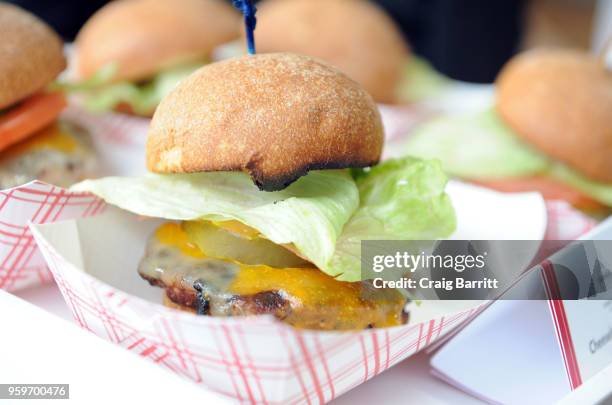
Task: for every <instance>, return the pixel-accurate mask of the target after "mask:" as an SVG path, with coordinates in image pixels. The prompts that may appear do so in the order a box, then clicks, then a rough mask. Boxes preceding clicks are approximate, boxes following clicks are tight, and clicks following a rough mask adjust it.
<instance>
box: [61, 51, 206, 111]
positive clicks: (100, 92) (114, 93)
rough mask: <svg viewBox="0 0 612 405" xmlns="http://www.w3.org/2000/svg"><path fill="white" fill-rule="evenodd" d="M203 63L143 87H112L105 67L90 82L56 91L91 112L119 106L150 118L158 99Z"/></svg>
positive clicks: (167, 73)
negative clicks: (70, 96)
mask: <svg viewBox="0 0 612 405" xmlns="http://www.w3.org/2000/svg"><path fill="white" fill-rule="evenodd" d="M202 65H203V63H193V64H186V65H180V66H178V67H174V68H172V69H167V70H164V71H163V72H161V73H158V74H157V75H156V76H154V77H153V78H152V79H151V80H150V81H148V82H146V83H145V84H135V83H132V82H128V81H122V82H118V83H112V82H111V80H112V77H113V75H114V73H115V72H116V66H115V65H112V64H110V65H107V66H105V67H104V68H102V69H100V71H99V72H97V73H96V74H95V75H94V76H93V77H92V78H90V79H88V80H85V81H83V82H80V83H72V84H67V83H64V84H60V85H59V87H60V88H63V89H64V90H66V91H68V92H71V93H79V94H82V95H83V103H84V106H85V108H87V109H88V110H90V111H93V112H104V111H110V110H113V109H114V108H115V107H116V106H117V105H119V104H121V103H127V104H128V105H130V107H131V108H132V109H133V110H134V112H135V113H137V114H141V115H147V114H151V113H152V112H153V111H154V110H155V108H156V107H157V105H158V104H159V102H160V101H161V99H162V98H163V97H164V96H165V95H166V94H168V93H169V92H170V91H171V90H172V89H173V88H174V87H175V86H176V85H177V84H178V83H179V82H180V81H181V80H183V79H184V78H185V77H187V76H189V75H190V74H191V73H193V72H194V71H195V70H197V69H198V68H200V67H201V66H202Z"/></svg>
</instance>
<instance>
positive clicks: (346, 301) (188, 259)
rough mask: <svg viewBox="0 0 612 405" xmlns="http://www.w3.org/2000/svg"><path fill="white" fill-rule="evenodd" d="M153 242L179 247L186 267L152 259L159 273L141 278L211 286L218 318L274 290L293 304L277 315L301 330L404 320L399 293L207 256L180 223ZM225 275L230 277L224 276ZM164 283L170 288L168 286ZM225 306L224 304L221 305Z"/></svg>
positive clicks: (164, 228)
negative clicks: (240, 301) (239, 300)
mask: <svg viewBox="0 0 612 405" xmlns="http://www.w3.org/2000/svg"><path fill="white" fill-rule="evenodd" d="M224 225H228V224H227V223H224ZM224 229H228V231H230V232H239V233H240V234H244V232H243V231H242V230H241V229H240V227H237V226H236V224H233V223H232V224H230V225H229V227H224ZM249 229H250V228H249ZM249 235H251V233H246V236H245V237H246V238H248V237H249ZM152 239H153V242H151V241H150V245H151V244H152V243H153V244H161V245H162V246H165V247H166V248H168V247H169V248H172V249H176V250H177V251H178V252H180V254H181V255H183V257H184V259H181V261H182V263H181V264H176V265H174V266H172V267H173V268H168V267H169V265H168V264H167V261H166V262H165V263H166V264H164V265H160V264H159V263H157V262H155V261H153V264H151V263H149V264H148V267H150V268H154V269H155V271H147V270H146V269H144V270H142V269H141V270H140V271H141V274H147V275H148V276H151V275H155V274H156V272H157V273H159V272H161V274H158V275H157V276H158V277H160V278H164V276H165V279H166V280H176V279H180V280H181V284H182V285H185V284H186V283H185V280H186V279H189V280H190V281H193V280H199V281H203V282H205V283H207V284H208V285H209V286H211V288H210V291H212V292H211V293H210V294H211V295H214V296H212V297H209V298H210V299H211V302H212V304H211V306H214V305H216V306H217V307H218V308H221V309H215V308H213V309H212V311H211V313H212V314H213V315H231V314H230V313H228V311H227V309H226V308H227V304H226V303H227V302H231V301H232V300H234V301H235V298H232V297H236V296H240V297H253V296H257V294H260V293H265V292H274V293H277V294H278V295H279V296H281V297H282V299H283V300H285V301H286V302H287V303H288V305H289V307H290V309H289V310H287V308H283V311H282V316H281V315H279V313H273V314H274V315H276V316H278V317H282V319H283V320H284V321H285V322H287V323H289V324H291V325H293V326H296V327H301V328H314V329H361V328H366V327H368V326H376V327H386V326H396V325H400V324H402V322H403V314H402V309H403V306H404V302H405V299H404V298H403V296H402V295H401V294H400V293H399V292H398V291H396V290H380V289H375V288H374V287H373V286H372V285H371V283H368V282H357V283H348V282H341V281H338V280H336V279H334V278H333V277H330V276H328V275H327V274H325V273H323V272H321V271H320V270H318V269H316V268H314V267H303V268H274V267H270V266H267V265H245V264H242V263H238V262H236V261H225V262H224V261H219V260H218V259H214V258H207V257H206V255H204V253H203V252H202V251H201V250H200V249H199V248H198V247H197V246H196V245H195V244H194V243H192V242H191V241H190V239H189V235H188V234H187V232H185V231H184V229H183V228H182V227H181V225H180V224H176V223H166V224H164V225H161V226H160V227H159V228H158V229H157V230H156V231H155V234H154V237H153V238H152ZM150 248H151V246H149V248H148V254H151V253H150V251H151V249H150ZM167 256H168V252H167V251H165V253H164V257H167ZM145 261H146V260H145ZM143 262H144V261H143ZM185 263H189V264H185ZM223 263H226V264H225V265H224V264H223ZM198 266H199V267H198ZM141 267H142V266H141ZM164 267H166V268H164ZM194 268H195V269H196V274H194ZM177 269H179V270H177ZM180 269H184V270H183V271H184V272H185V273H184V274H182V275H181V274H176V272H177V271H179V273H180V271H181V270H180ZM164 272H166V274H165V275H164V274H163V273H164ZM220 272H221V273H223V274H225V276H220V274H219V273H220ZM187 273H189V274H187ZM170 274H171V276H169V275H170ZM165 284H166V286H168V285H167V284H168V283H165ZM187 284H188V283H187ZM220 302H223V304H219V303H220ZM215 303H216V304H215ZM224 311H225V312H224Z"/></svg>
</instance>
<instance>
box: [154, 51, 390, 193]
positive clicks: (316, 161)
mask: <svg viewBox="0 0 612 405" xmlns="http://www.w3.org/2000/svg"><path fill="white" fill-rule="evenodd" d="M382 146H383V126H382V122H381V119H380V114H379V112H378V109H377V107H376V104H375V103H374V100H372V97H371V96H370V95H369V94H368V93H367V92H366V91H365V90H363V89H362V88H361V87H360V86H359V85H358V84H357V83H356V82H354V81H353V80H351V79H349V78H348V77H347V76H346V75H344V74H343V73H341V72H339V71H338V70H336V69H334V68H332V67H329V66H328V65H325V64H324V63H322V62H320V61H317V60H315V59H312V58H309V57H306V56H298V55H293V54H260V55H256V56H246V57H242V58H237V59H230V60H227V61H224V62H219V63H214V64H211V65H208V66H205V67H203V68H201V69H200V70H198V71H197V72H195V73H194V74H193V75H191V76H190V77H189V78H187V79H185V80H183V81H182V82H181V83H180V84H179V85H178V86H177V87H176V88H175V89H174V90H173V91H172V92H171V93H170V94H169V95H168V96H167V97H166V98H165V99H163V100H162V102H161V104H160V105H159V107H158V108H157V111H156V112H155V115H154V116H153V121H152V122H151V127H150V130H149V138H148V141H147V165H148V168H149V169H150V170H152V171H154V172H161V173H185V172H203V171H230V170H231V171H245V172H248V173H249V174H250V175H251V177H252V178H253V180H254V182H255V183H256V184H257V185H258V186H259V187H260V188H261V189H263V190H267V191H272V190H280V189H283V188H285V187H287V186H288V185H289V184H290V183H292V182H293V181H295V180H297V179H298V178H299V177H300V176H303V175H304V174H306V172H308V171H309V170H314V169H336V168H346V167H365V166H370V165H373V164H375V163H377V162H378V160H379V158H380V155H381V151H382Z"/></svg>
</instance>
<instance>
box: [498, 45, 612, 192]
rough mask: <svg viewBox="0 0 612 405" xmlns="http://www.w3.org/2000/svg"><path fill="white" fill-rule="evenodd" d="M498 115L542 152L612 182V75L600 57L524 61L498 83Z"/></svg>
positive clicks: (545, 55) (538, 56)
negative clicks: (599, 59)
mask: <svg viewBox="0 0 612 405" xmlns="http://www.w3.org/2000/svg"><path fill="white" fill-rule="evenodd" d="M497 110H498V112H499V113H500V115H501V116H502V117H503V119H504V120H505V121H506V122H507V123H508V124H509V125H510V127H512V128H513V129H514V131H515V132H516V133H517V134H518V135H519V136H520V137H522V138H523V139H524V140H525V141H527V142H528V143H530V144H532V145H533V146H535V147H536V148H538V149H540V150H541V151H542V152H544V153H546V154H547V155H549V156H551V157H553V158H554V159H557V160H559V161H562V162H565V163H566V164H568V165H569V166H571V167H573V168H574V169H575V170H577V171H579V172H581V173H583V174H584V175H586V176H588V177H589V178H591V179H593V180H598V181H602V182H612V73H611V72H610V71H607V70H606V69H605V68H604V66H603V64H601V63H600V61H598V60H597V58H596V57H594V56H590V55H589V54H587V53H583V52H579V51H570V50H539V51H531V52H527V53H524V54H522V55H519V56H518V57H516V58H514V59H513V60H512V61H511V62H510V63H508V64H507V66H506V67H505V68H504V69H503V71H502V73H501V74H500V76H499V78H498V80H497Z"/></svg>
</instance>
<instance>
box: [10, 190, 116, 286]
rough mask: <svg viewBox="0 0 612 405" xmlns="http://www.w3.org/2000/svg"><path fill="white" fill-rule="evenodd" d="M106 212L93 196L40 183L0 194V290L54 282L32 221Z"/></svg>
mask: <svg viewBox="0 0 612 405" xmlns="http://www.w3.org/2000/svg"><path fill="white" fill-rule="evenodd" d="M103 209H104V203H103V202H102V201H101V200H99V199H97V198H95V197H93V196H91V195H88V194H79V193H70V192H68V191H66V190H64V189H62V188H59V187H54V186H51V185H48V184H45V183H41V182H33V183H30V184H27V185H25V186H21V187H18V188H14V189H9V190H3V191H0V288H2V289H5V290H9V291H11V290H16V289H19V288H23V287H26V286H29V285H32V284H39V283H44V282H46V281H49V280H51V275H50V274H49V272H48V271H47V266H46V265H45V262H44V260H43V258H42V256H41V255H40V252H39V251H38V247H37V246H36V244H35V243H34V239H33V238H32V234H31V232H30V229H29V228H28V223H29V222H33V223H37V224H41V223H47V222H55V221H60V220H66V219H71V218H77V217H87V216H91V215H95V214H98V213H100V212H101V211H102V210H103Z"/></svg>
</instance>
